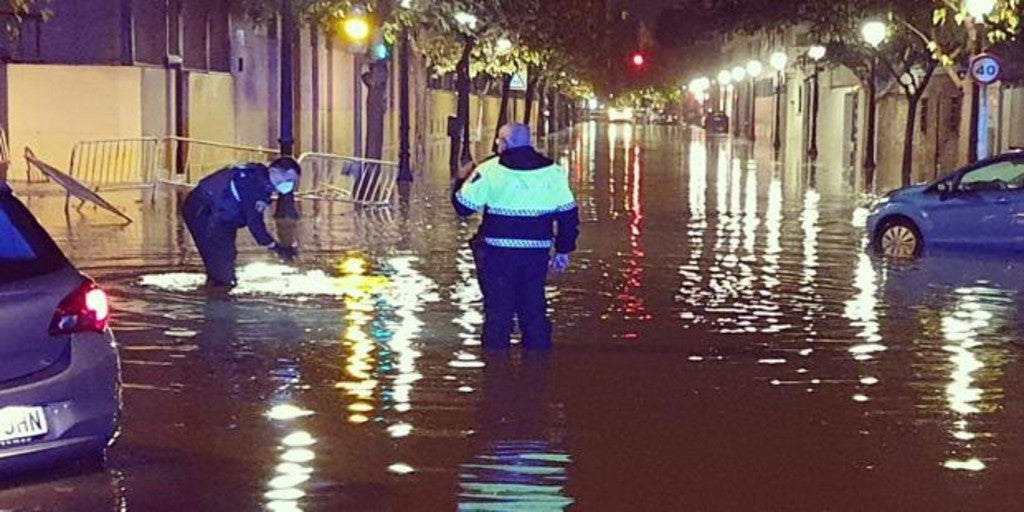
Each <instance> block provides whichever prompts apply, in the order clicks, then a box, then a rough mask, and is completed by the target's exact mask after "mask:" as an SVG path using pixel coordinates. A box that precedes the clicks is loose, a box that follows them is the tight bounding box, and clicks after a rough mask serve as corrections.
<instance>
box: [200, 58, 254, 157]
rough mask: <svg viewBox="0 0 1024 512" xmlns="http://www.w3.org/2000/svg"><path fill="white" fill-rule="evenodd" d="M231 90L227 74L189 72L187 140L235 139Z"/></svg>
mask: <svg viewBox="0 0 1024 512" xmlns="http://www.w3.org/2000/svg"><path fill="white" fill-rule="evenodd" d="M234 88H235V87H234V78H233V77H232V76H231V75H229V74H226V73H197V72H189V73H188V116H187V120H186V125H187V126H188V137H189V138H191V139H199V140H210V141H215V142H230V141H234V140H236V138H235V126H236V123H235V101H234V94H235V92H234ZM256 145H259V144H256ZM263 146H268V144H263Z"/></svg>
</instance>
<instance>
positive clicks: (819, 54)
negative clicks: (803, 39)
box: [807, 44, 827, 61]
mask: <svg viewBox="0 0 1024 512" xmlns="http://www.w3.org/2000/svg"><path fill="white" fill-rule="evenodd" d="M826 51H827V50H825V47H824V46H822V45H820V44H816V45H813V46H811V47H810V48H808V49H807V56H808V57H810V58H811V59H812V60H814V61H819V60H821V59H824V58H825V52H826Z"/></svg>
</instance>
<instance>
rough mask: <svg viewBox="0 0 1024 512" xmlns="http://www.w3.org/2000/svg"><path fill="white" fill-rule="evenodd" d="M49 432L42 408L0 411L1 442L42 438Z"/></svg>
mask: <svg viewBox="0 0 1024 512" xmlns="http://www.w3.org/2000/svg"><path fill="white" fill-rule="evenodd" d="M48 431H49V429H48V428H47V425H46V415H44V414H43V408H42V407H22V406H16V407H4V408H3V409H0V441H10V440H12V439H24V438H27V437H36V436H41V435H43V434H46V433H47V432H48Z"/></svg>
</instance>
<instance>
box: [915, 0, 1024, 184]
mask: <svg viewBox="0 0 1024 512" xmlns="http://www.w3.org/2000/svg"><path fill="white" fill-rule="evenodd" d="M970 4H971V2H967V1H963V2H959V1H953V0H932V1H931V2H929V3H927V4H926V5H928V7H929V8H931V9H932V16H931V17H930V18H929V19H925V20H920V19H900V21H901V22H902V24H903V25H904V26H905V27H906V28H907V29H908V30H910V31H911V32H912V33H913V34H914V35H916V36H917V37H918V38H919V39H920V40H921V41H922V42H923V43H924V44H926V45H927V46H928V48H929V49H930V50H931V52H932V54H933V56H934V58H935V59H936V60H938V61H939V63H940V64H941V65H942V66H943V68H944V69H945V70H946V72H947V74H948V75H949V78H950V80H952V81H953V83H954V84H956V86H957V87H958V88H960V90H961V92H962V94H961V98H962V101H963V103H964V106H963V108H961V109H960V112H961V117H960V133H961V134H968V133H969V134H972V135H975V136H976V135H977V132H976V126H977V116H978V109H977V104H978V88H977V86H976V85H975V84H974V83H973V81H972V80H971V78H970V73H969V72H968V69H967V68H968V64H969V62H970V59H971V58H972V57H973V56H975V55H977V54H979V53H981V52H982V51H985V50H986V49H988V48H990V47H996V48H999V47H1002V48H1013V47H1014V45H1013V44H1012V42H1013V41H1014V40H1016V39H1017V38H1018V36H1019V34H1020V22H1021V11H1022V9H1024V1H1022V0H995V1H994V3H993V8H992V10H991V11H990V12H989V13H986V14H984V15H983V16H982V17H981V18H975V17H974V16H972V14H971V13H970ZM1002 57H1003V58H1005V59H1010V60H1014V61H1016V62H1014V63H1011V66H1012V65H1018V66H1019V65H1020V64H1021V61H1022V60H1024V56H1021V55H1020V54H1019V53H1016V52H1006V54H1005V55H1002ZM957 149H958V151H957V156H958V160H959V163H960V164H966V163H969V162H972V161H974V160H975V159H976V158H977V153H976V149H977V144H976V139H975V137H960V145H959V147H958V148H957Z"/></svg>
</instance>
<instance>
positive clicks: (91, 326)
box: [50, 281, 110, 335]
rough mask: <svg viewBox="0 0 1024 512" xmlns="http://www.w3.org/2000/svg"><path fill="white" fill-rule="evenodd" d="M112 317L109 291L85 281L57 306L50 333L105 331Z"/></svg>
mask: <svg viewBox="0 0 1024 512" xmlns="http://www.w3.org/2000/svg"><path fill="white" fill-rule="evenodd" d="M109 318H110V301H109V300H108V298H107V292H105V291H103V290H102V289H101V288H100V287H99V286H96V283H94V282H92V281H85V282H83V283H82V285H81V286H79V287H78V289H76V290H75V291H73V292H71V294H70V295H68V296H67V297H65V298H64V300H62V301H61V302H60V305H59V306H57V311H56V312H55V313H54V314H53V321H52V322H50V334H52V335H58V334H71V333H75V332H103V330H104V329H106V328H107V319H109Z"/></svg>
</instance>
